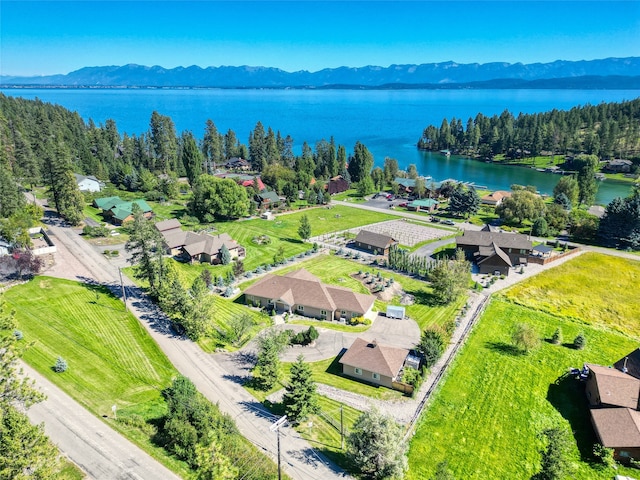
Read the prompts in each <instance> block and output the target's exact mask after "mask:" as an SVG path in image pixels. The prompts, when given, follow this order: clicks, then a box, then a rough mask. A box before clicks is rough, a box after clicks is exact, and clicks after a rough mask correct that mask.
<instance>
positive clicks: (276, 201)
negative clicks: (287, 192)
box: [256, 191, 282, 208]
mask: <svg viewBox="0 0 640 480" xmlns="http://www.w3.org/2000/svg"><path fill="white" fill-rule="evenodd" d="M256 201H257V202H258V208H271V207H275V206H278V205H280V202H281V201H282V199H281V198H280V197H279V196H278V194H277V193H276V192H271V191H270V192H261V193H259V194H257V195H256Z"/></svg>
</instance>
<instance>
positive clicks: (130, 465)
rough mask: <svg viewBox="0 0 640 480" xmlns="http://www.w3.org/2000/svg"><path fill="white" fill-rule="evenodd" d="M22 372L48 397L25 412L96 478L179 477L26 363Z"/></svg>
mask: <svg viewBox="0 0 640 480" xmlns="http://www.w3.org/2000/svg"><path fill="white" fill-rule="evenodd" d="M23 368H24V372H25V373H26V374H27V375H28V376H29V377H30V378H32V379H34V380H35V381H36V386H37V387H38V389H39V390H41V391H43V392H44V393H45V394H46V395H47V399H46V400H45V401H43V402H40V403H38V404H36V405H34V406H32V407H31V408H29V410H28V411H27V415H28V416H29V418H30V419H31V421H32V422H34V423H42V422H44V426H45V432H46V434H47V435H48V436H49V438H51V439H52V440H53V442H54V443H55V444H56V445H58V447H59V448H60V450H62V451H63V452H64V453H65V454H66V455H67V456H68V457H69V458H70V459H71V460H72V461H73V462H74V463H76V464H77V465H78V466H79V467H80V468H82V470H83V471H84V472H85V473H86V474H87V476H88V477H89V478H93V479H96V480H114V479H115V480H126V479H135V480H140V479H167V480H173V479H176V480H177V479H179V478H180V477H179V476H177V475H176V474H175V473H173V472H171V471H170V470H169V469H167V468H166V467H164V466H163V465H162V464H160V463H159V462H158V461H156V460H155V459H153V458H152V457H151V456H150V455H149V454H147V453H146V452H144V451H143V450H141V449H140V448H138V447H137V446H135V445H134V444H133V443H131V442H130V441H129V440H127V439H126V438H124V437H123V436H122V435H120V434H119V433H118V432H116V431H115V430H112V429H111V428H110V427H109V426H108V425H105V423H104V422H101V421H100V420H99V419H98V418H96V417H94V416H93V415H92V414H91V413H89V412H88V411H87V410H85V409H84V408H83V407H82V406H81V405H80V404H78V403H77V402H76V401H75V400H73V399H72V398H70V397H69V396H68V395H67V394H66V393H64V392H63V391H62V390H60V389H59V388H58V387H56V386H55V385H54V384H52V383H51V382H50V381H49V380H47V379H46V378H44V377H43V376H42V375H40V374H39V373H38V372H36V371H35V370H33V369H32V368H31V367H29V366H28V365H26V364H25V365H23Z"/></svg>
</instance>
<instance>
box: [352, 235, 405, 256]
mask: <svg viewBox="0 0 640 480" xmlns="http://www.w3.org/2000/svg"><path fill="white" fill-rule="evenodd" d="M353 243H354V245H355V246H356V247H357V248H361V249H363V250H366V251H368V252H371V253H373V254H374V255H389V249H390V248H391V247H392V246H393V245H397V244H398V242H397V241H396V240H394V239H393V238H392V237H391V236H390V235H385V234H383V233H376V232H371V231H369V230H360V231H359V232H358V235H356V238H355V240H354V241H353Z"/></svg>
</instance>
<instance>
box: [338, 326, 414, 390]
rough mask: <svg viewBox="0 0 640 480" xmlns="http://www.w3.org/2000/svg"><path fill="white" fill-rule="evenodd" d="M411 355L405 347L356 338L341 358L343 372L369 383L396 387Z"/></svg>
mask: <svg viewBox="0 0 640 480" xmlns="http://www.w3.org/2000/svg"><path fill="white" fill-rule="evenodd" d="M408 355H409V350H407V349H405V348H397V347H391V346H387V345H381V344H379V343H377V342H376V341H375V340H373V341H371V342H369V341H367V340H364V339H362V338H356V340H355V342H353V344H352V345H351V347H349V349H348V350H347V351H346V353H345V354H344V355H343V356H342V358H341V359H340V360H339V363H340V364H341V365H342V373H343V374H345V375H347V376H349V377H352V378H355V379H357V380H360V381H364V382H367V383H373V384H375V385H383V386H385V387H388V388H394V383H396V382H399V380H400V379H401V378H402V369H403V367H404V363H405V361H406V359H407V356H408Z"/></svg>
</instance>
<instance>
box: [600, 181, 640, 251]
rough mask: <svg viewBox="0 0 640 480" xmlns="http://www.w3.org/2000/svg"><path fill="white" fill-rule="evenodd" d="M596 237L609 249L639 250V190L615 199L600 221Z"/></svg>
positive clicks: (636, 189)
mask: <svg viewBox="0 0 640 480" xmlns="http://www.w3.org/2000/svg"><path fill="white" fill-rule="evenodd" d="M598 237H599V238H600V239H601V240H602V242H603V243H604V244H605V245H607V246H610V247H618V248H631V249H634V250H638V249H640V188H638V187H636V188H635V189H634V191H633V193H632V194H631V195H630V196H629V197H627V198H625V199H621V198H615V199H613V200H612V201H611V203H609V205H607V208H606V209H605V212H604V216H603V217H602V218H601V219H600V226H599V227H598Z"/></svg>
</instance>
